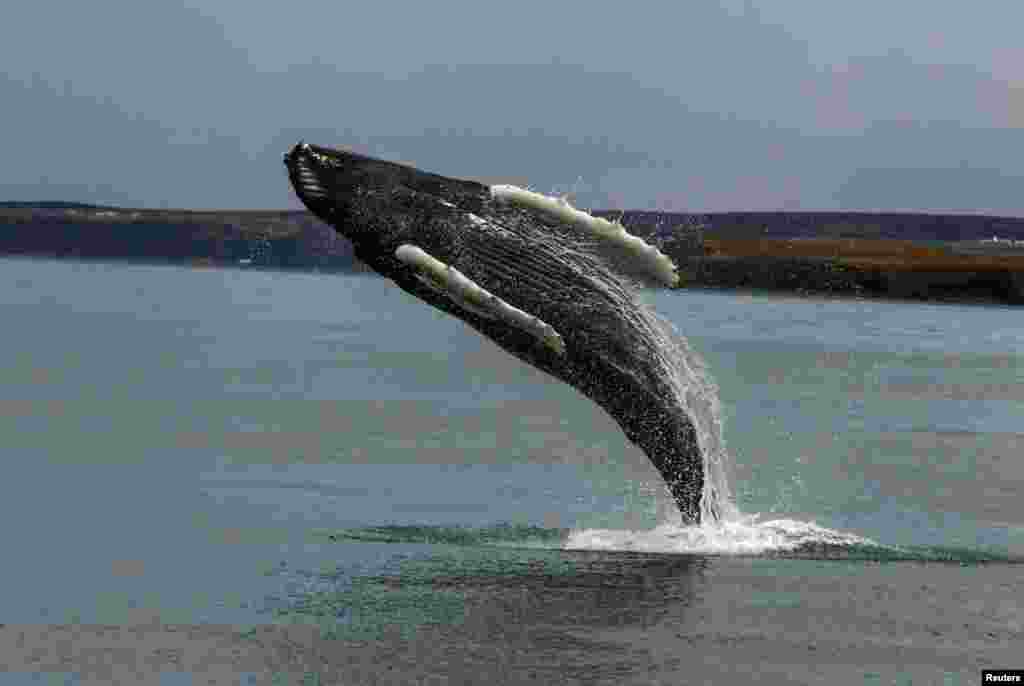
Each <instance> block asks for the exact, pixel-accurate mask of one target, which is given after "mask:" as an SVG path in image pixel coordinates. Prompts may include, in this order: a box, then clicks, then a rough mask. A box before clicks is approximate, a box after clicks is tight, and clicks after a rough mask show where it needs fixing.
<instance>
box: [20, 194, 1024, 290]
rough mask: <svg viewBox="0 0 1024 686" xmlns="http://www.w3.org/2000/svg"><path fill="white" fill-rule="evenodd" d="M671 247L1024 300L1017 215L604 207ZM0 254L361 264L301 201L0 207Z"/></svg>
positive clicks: (735, 272)
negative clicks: (282, 206)
mask: <svg viewBox="0 0 1024 686" xmlns="http://www.w3.org/2000/svg"><path fill="white" fill-rule="evenodd" d="M595 214H597V215H600V216H604V217H606V218H612V219H620V220H621V221H622V222H623V224H625V225H626V227H627V228H628V229H629V230H630V231H631V232H632V233H635V234H637V235H641V236H644V237H645V238H647V239H648V240H650V241H651V242H654V243H656V244H658V245H659V246H660V247H661V248H662V250H663V251H665V252H666V253H668V254H669V255H670V256H672V257H673V258H674V259H675V260H676V262H677V264H679V266H680V270H681V273H682V276H683V279H682V280H683V283H682V287H691V288H692V287H698V288H718V289H743V290H762V289H767V290H775V291H783V292H791V293H800V294H816V293H817V294H835V295H848V296H854V297H883V298H901V299H902V298H911V299H916V300H924V301H958V302H979V301H981V302H996V303H1024V219H1022V218H1010V217H989V216H981V215H929V214H885V213H854V212H728V213H719V214H704V215H699V214H682V213H664V212H644V211H636V212H608V211H600V212H595ZM0 255H26V256H46V257H57V258H74V259H98V260H109V259H125V260H132V261H142V262H162V263H174V264H189V265H194V266H233V267H240V268H271V269H297V270H319V271H339V272H348V271H366V268H365V267H364V266H363V265H362V264H361V263H359V261H358V260H356V258H355V256H354V254H353V252H352V247H351V245H350V244H349V243H348V241H346V240H345V239H343V238H341V237H339V236H338V235H337V233H336V232H335V231H334V230H333V229H331V228H330V227H329V226H327V225H326V224H324V223H323V222H321V221H319V220H318V219H316V218H315V217H313V216H312V215H310V214H309V213H308V212H305V211H300V210H294V211H293V210H237V211H232V210H218V211H197V210H153V209H124V208H115V207H98V206H91V205H78V204H73V203H0Z"/></svg>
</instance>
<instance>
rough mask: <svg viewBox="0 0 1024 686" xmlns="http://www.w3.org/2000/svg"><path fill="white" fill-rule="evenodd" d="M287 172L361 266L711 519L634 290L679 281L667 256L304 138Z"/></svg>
mask: <svg viewBox="0 0 1024 686" xmlns="http://www.w3.org/2000/svg"><path fill="white" fill-rule="evenodd" d="M284 163H285V166H286V167H287V171H288V177H289V180H290V182H291V184H292V187H293V188H294V190H295V193H296V194H297V195H298V197H299V199H300V200H301V201H302V203H303V204H304V205H305V206H306V207H307V208H308V209H309V210H310V211H311V212H312V213H313V214H315V215H316V216H317V217H319V218H320V219H322V220H323V221H325V222H327V223H328V224H330V225H331V226H332V227H334V229H335V230H336V231H338V232H339V233H340V234H341V235H343V236H345V237H346V238H348V239H349V240H350V241H351V242H352V244H353V247H354V252H355V255H356V257H358V258H359V259H360V260H362V261H363V262H364V263H366V264H367V265H368V266H369V267H371V268H372V269H373V270H375V271H376V272H378V273H379V274H381V275H383V276H386V277H388V278H390V279H391V280H392V281H394V282H395V283H396V284H397V285H398V286H399V287H401V288H402V289H403V290H405V291H407V292H408V293H411V294H412V295H414V296H416V297H417V298H419V299H420V300H423V301H424V302H426V303H428V304H430V305H431V306H433V307H435V308H437V309H439V310H441V311H443V312H446V313H448V314H450V315H452V316H454V317H457V318H459V319H461V320H462V321H464V322H465V323H466V324H468V325H469V326H470V327H472V328H473V329H475V330H476V331H478V332H480V333H481V334H483V335H484V336H486V337H487V338H489V339H490V340H492V341H493V342H494V343H496V344H497V345H498V346H500V347H501V348H502V349H504V350H505V351H506V352H508V353H510V354H512V355H514V356H515V357H517V358H519V359H520V360H522V361H524V362H526V363H527V364H530V365H532V366H534V367H536V368H538V369H541V370H543V371H544V372H546V373H548V374H549V375H551V376H553V377H555V378H556V379H559V380H561V381H563V382H565V383H567V384H569V385H570V386H572V387H573V388H575V389H576V390H578V391H579V392H580V393H582V394H583V395H584V396H586V397H588V398H590V399H591V400H593V401H594V402H596V403H597V404H598V405H599V406H600V407H601V408H603V409H604V410H605V411H606V412H607V413H608V414H609V415H610V416H611V417H612V418H613V419H614V420H615V421H616V423H617V424H618V425H619V426H620V427H621V428H622V430H623V432H624V433H625V435H626V437H627V438H628V439H629V440H630V441H631V442H632V443H633V444H635V445H637V446H638V447H639V448H640V449H641V450H643V451H644V453H646V455H647V457H648V458H649V459H650V461H651V462H652V463H653V465H654V467H655V468H656V469H657V470H658V472H659V473H660V474H661V476H662V478H663V479H664V481H665V484H666V485H667V487H668V490H669V491H670V492H671V494H672V497H673V499H674V500H675V503H676V505H677V506H678V508H679V512H680V514H681V517H682V520H683V523H686V524H699V523H700V522H701V519H702V517H704V518H717V516H718V515H717V512H716V511H715V510H714V507H715V506H714V503H704V507H703V508H702V507H701V504H702V494H703V493H704V491H705V490H706V489H705V488H704V481H705V465H704V461H703V457H702V455H701V448H700V445H699V442H698V437H697V431H696V430H695V428H694V424H693V422H692V421H691V419H690V417H689V416H688V415H687V413H686V411H685V409H684V408H683V406H682V405H681V404H680V402H679V401H678V394H677V393H676V392H675V391H674V389H673V388H672V387H671V383H670V381H669V379H668V378H667V377H668V376H669V374H668V370H669V367H670V364H671V363H670V362H668V361H667V360H666V359H665V354H664V351H662V350H661V349H659V346H658V343H657V334H656V332H655V331H654V330H653V328H652V324H651V319H650V318H649V317H645V316H641V311H642V310H643V308H644V307H645V305H643V303H641V302H640V300H639V298H638V295H637V289H636V287H635V286H636V285H637V284H638V283H640V284H651V283H654V284H662V285H673V284H675V283H676V281H677V279H678V275H677V272H676V269H675V265H674V264H673V263H672V262H671V260H670V259H669V258H668V257H667V256H665V255H664V254H662V253H661V252H660V251H659V250H658V249H657V248H656V247H654V246H652V245H649V244H647V243H646V242H645V241H643V240H642V239H640V238H638V237H636V236H632V235H630V234H629V233H627V232H626V231H625V230H624V229H623V227H622V225H621V224H617V223H612V222H608V221H606V220H604V219H599V218H597V217H592V216H591V215H589V214H587V213H585V212H581V211H579V210H576V209H575V208H573V207H571V206H570V205H569V204H568V203H567V202H565V201H563V200H558V199H553V198H549V197H547V196H543V195H540V194H538V193H533V192H531V191H528V190H524V189H521V188H517V187H515V186H488V185H484V184H482V183H478V182H475V181H470V180H463V179H456V178H449V177H445V176H440V175H438V174H433V173H430V172H426V171H423V170H420V169H416V168H414V167H411V166H406V165H402V164H398V163H394V162H389V161H386V160H381V159H377V158H373V157H368V156H364V155H360V154H356V153H353V152H348V151H343V150H337V149H333V148H328V147H323V146H316V145H310V144H308V143H303V142H300V143H298V144H297V145H295V146H294V147H293V148H292V149H291V150H290V151H288V152H287V153H285V155H284ZM708 499H709V500H713V498H708Z"/></svg>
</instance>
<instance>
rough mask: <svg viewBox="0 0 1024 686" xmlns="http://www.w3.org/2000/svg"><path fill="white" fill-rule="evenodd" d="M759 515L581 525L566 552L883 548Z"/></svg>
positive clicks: (766, 551)
mask: <svg viewBox="0 0 1024 686" xmlns="http://www.w3.org/2000/svg"><path fill="white" fill-rule="evenodd" d="M757 519H758V515H741V514H739V513H734V515H733V516H732V517H731V518H730V519H728V520H725V521H721V522H714V523H708V524H702V525H700V526H680V525H679V524H673V523H664V524H660V525H658V526H657V527H655V528H654V529H650V530H648V531H628V530H616V529H580V530H574V531H572V532H570V533H569V535H568V537H567V538H566V540H565V543H564V544H563V547H564V548H565V549H567V550H604V551H621V552H642V553H677V554H695V555H766V554H773V553H794V552H801V551H803V552H810V551H818V552H819V553H822V554H824V553H826V552H828V551H830V550H831V551H835V550H839V549H857V548H860V549H863V548H865V547H868V548H872V549H877V550H882V549H889V548H891V546H881V545H879V544H878V543H875V542H874V541H872V540H870V539H868V538H864V537H862V536H857V535H856V534H850V533H843V532H840V531H835V530H833V529H827V528H825V527H822V526H818V525H817V524H813V523H810V522H800V521H796V520H792V519H777V520H772V521H766V522H759V521H757Z"/></svg>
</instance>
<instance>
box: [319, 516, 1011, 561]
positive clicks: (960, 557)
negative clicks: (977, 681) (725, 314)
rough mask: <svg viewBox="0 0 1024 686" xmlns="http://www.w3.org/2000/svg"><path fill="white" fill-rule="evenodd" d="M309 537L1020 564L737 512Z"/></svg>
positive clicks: (376, 529)
mask: <svg viewBox="0 0 1024 686" xmlns="http://www.w3.org/2000/svg"><path fill="white" fill-rule="evenodd" d="M310 533H311V536H312V539H313V540H319V541H323V540H326V541H329V542H331V543H338V542H346V541H348V542H355V543H384V544H389V543H420V544H427V545H433V546H456V547H461V548H479V549H490V550H493V551H495V552H494V553H493V554H487V556H486V558H487V559H491V558H493V559H494V560H499V559H503V558H501V554H500V553H498V552H497V551H499V550H501V551H506V552H509V551H514V550H529V551H534V552H536V551H551V552H552V553H557V554H560V555H564V554H575V553H584V552H585V553H588V554H589V553H595V554H598V555H601V554H602V553H607V554H608V556H609V557H608V559H609V560H612V559H614V558H615V556H617V555H620V554H628V555H637V554H640V555H654V556H677V555H683V556H701V557H761V558H787V559H807V560H837V561H846V562H869V563H880V562H921V563H938V564H958V565H977V564H1024V557H1022V556H1020V555H1014V554H1012V553H1010V552H1009V551H1007V550H1004V549H998V548H991V547H989V548H983V547H977V548H966V547H952V546H921V545H889V544H883V543H878V542H875V541H873V540H871V539H869V538H865V537H863V536H858V535H856V534H851V533H844V532H841V531H836V530H834V529H828V528H825V527H822V526H819V525H817V524H814V523H810V522H801V521H797V520H793V519H775V520H770V521H763V522H762V521H758V516H757V515H740V516H738V517H736V518H734V519H733V520H732V521H728V522H720V523H715V524H702V525H700V526H688V527H684V526H680V525H679V524H662V525H659V526H657V527H655V528H654V529H650V530H647V531H631V530H628V529H625V530H624V529H575V530H566V529H555V528H545V527H538V526H530V525H517V524H496V525H491V526H484V527H470V526H416V525H413V526H409V525H383V526H369V527H359V528H353V529H338V530H321V531H316V532H310Z"/></svg>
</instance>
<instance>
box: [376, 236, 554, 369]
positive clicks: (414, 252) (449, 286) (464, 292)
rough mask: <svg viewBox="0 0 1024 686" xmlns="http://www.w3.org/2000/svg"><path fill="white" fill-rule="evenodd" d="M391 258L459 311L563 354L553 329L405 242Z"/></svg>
mask: <svg viewBox="0 0 1024 686" xmlns="http://www.w3.org/2000/svg"><path fill="white" fill-rule="evenodd" d="M395 257H396V258H397V259H398V260H399V261H401V262H403V263H405V264H407V265H409V266H410V267H412V268H414V269H415V270H416V278H418V279H419V280H420V281H421V282H422V283H424V284H425V285H427V286H429V287H430V288H432V289H434V290H436V291H439V292H443V293H444V294H445V295H447V296H448V298H449V299H450V300H451V301H452V302H454V303H455V304H456V305H458V306H459V307H460V308H462V309H464V310H467V311H469V312H472V313H473V314H476V315H477V316H480V317H484V318H485V319H495V320H499V321H502V322H505V323H506V324H508V325H509V326H512V327H515V328H517V329H522V330H523V331H526V332H527V333H529V334H530V335H532V336H533V337H534V338H536V339H537V340H538V341H539V342H540V343H541V344H543V345H545V346H547V347H548V348H550V349H552V350H554V351H555V352H556V353H558V354H559V355H565V341H564V340H563V339H562V336H561V335H560V334H559V333H558V331H556V330H555V327H553V326H551V325H550V324H548V323H547V322H545V321H544V320H542V319H540V318H539V317H535V316H533V315H532V314H529V313H528V312H524V311H523V310H520V309H519V308H518V307H514V306H513V305H510V304H509V303H507V302H506V301H504V300H502V299H501V298H499V297H498V296H496V295H494V294H493V293H490V292H489V291H487V290H485V289H484V288H481V287H480V286H479V285H478V284H477V283H475V282H474V281H473V280H472V279H470V278H468V277H467V276H466V275H465V274H463V273H462V272H460V271H459V270H458V269H456V268H455V267H452V266H451V265H448V264H445V263H444V262H442V261H441V260H439V259H437V258H435V257H433V256H431V255H430V254H429V253H427V252H426V251H424V250H423V249H422V248H419V247H417V246H415V245H411V244H409V243H405V244H402V245H400V246H398V248H397V249H396V250H395Z"/></svg>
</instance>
